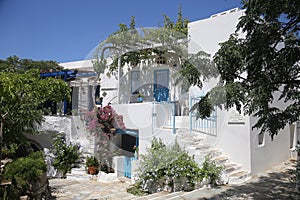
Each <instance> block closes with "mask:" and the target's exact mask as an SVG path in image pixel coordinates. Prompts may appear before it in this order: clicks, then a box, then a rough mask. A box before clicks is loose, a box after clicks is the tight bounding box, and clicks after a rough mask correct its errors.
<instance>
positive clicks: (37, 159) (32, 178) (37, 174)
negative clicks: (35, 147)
mask: <svg viewBox="0 0 300 200" xmlns="http://www.w3.org/2000/svg"><path fill="white" fill-rule="evenodd" d="M46 171H47V166H46V163H45V161H44V157H43V154H42V153H41V152H34V153H31V154H30V155H29V156H27V157H24V158H19V159H17V160H15V161H13V162H12V163H8V164H7V165H6V166H5V169H4V173H3V178H4V179H5V180H8V181H11V182H12V187H13V190H14V192H15V195H16V196H19V195H23V194H28V193H30V190H31V188H32V185H34V184H35V183H37V182H39V180H40V178H41V176H42V175H43V173H45V172H46Z"/></svg>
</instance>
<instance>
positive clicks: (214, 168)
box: [199, 156, 224, 185]
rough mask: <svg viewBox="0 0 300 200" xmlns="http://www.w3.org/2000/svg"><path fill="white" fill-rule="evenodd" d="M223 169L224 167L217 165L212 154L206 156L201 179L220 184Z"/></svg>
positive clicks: (212, 183)
mask: <svg viewBox="0 0 300 200" xmlns="http://www.w3.org/2000/svg"><path fill="white" fill-rule="evenodd" d="M223 169H224V167H223V166H221V165H217V163H216V162H215V161H213V160H212V159H211V156H206V157H205V160H204V162H203V164H202V167H201V169H200V172H199V173H200V177H201V180H203V179H206V180H207V184H211V185H218V183H219V182H220V178H221V173H222V171H223Z"/></svg>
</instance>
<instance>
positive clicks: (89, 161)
mask: <svg viewBox="0 0 300 200" xmlns="http://www.w3.org/2000/svg"><path fill="white" fill-rule="evenodd" d="M85 164H86V166H87V167H91V166H94V167H97V168H98V167H99V161H98V159H97V158H96V157H94V156H88V157H86V162H85Z"/></svg>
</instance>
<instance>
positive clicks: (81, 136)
mask: <svg viewBox="0 0 300 200" xmlns="http://www.w3.org/2000/svg"><path fill="white" fill-rule="evenodd" d="M71 122H72V135H71V137H70V140H71V142H73V143H79V144H80V145H81V146H82V147H83V148H82V153H81V156H80V160H79V162H77V163H76V164H75V165H74V168H72V170H71V173H68V174H67V179H72V180H78V181H80V180H91V179H93V178H94V176H92V175H89V174H87V171H86V168H85V161H86V157H88V156H93V155H94V146H95V138H94V137H93V136H92V135H90V134H89V133H88V132H87V130H86V128H85V126H84V123H83V121H82V120H81V119H80V117H79V116H72V120H71Z"/></svg>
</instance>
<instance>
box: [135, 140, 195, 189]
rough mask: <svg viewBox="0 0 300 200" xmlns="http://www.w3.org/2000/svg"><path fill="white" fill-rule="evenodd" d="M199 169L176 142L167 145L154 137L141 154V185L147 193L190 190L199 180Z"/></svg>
mask: <svg viewBox="0 0 300 200" xmlns="http://www.w3.org/2000/svg"><path fill="white" fill-rule="evenodd" d="M199 171H200V169H199V167H198V165H197V163H196V162H195V161H194V159H193V157H191V156H189V155H188V153H187V152H186V151H185V150H183V149H181V148H180V146H179V144H178V143H177V142H175V144H173V145H171V146H169V147H168V146H166V145H165V144H163V142H162V141H161V139H156V138H154V139H153V140H152V143H151V148H149V149H147V153H146V154H145V155H141V164H140V178H141V180H142V185H141V187H142V189H143V190H146V191H148V192H149V193H153V192H157V191H161V190H164V189H167V190H169V191H174V190H191V189H192V188H194V186H195V183H196V182H197V181H199V178H200V177H199V173H198V172H199Z"/></svg>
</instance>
